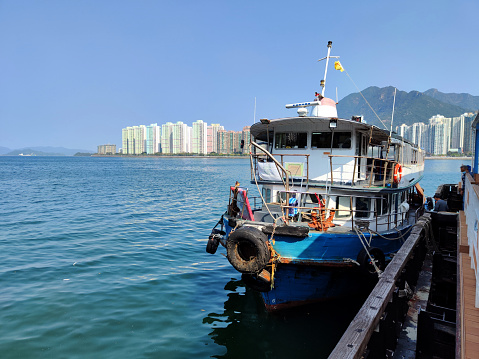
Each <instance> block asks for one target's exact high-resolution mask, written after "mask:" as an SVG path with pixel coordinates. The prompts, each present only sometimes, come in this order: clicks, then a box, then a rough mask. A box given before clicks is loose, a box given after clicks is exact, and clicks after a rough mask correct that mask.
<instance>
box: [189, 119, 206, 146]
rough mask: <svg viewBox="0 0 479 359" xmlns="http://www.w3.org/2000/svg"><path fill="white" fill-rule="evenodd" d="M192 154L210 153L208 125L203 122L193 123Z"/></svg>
mask: <svg viewBox="0 0 479 359" xmlns="http://www.w3.org/2000/svg"><path fill="white" fill-rule="evenodd" d="M191 153H196V154H207V153H208V124H207V123H206V122H203V121H202V120H198V121H196V122H193V130H192V135H191Z"/></svg>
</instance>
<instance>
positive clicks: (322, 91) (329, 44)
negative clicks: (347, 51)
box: [318, 41, 339, 97]
mask: <svg viewBox="0 0 479 359" xmlns="http://www.w3.org/2000/svg"><path fill="white" fill-rule="evenodd" d="M332 45H333V42H332V41H328V56H326V57H323V58H322V59H319V60H318V61H321V60H324V59H326V68H325V69H324V80H321V83H320V86H321V87H322V88H323V89H322V90H321V96H323V97H324V90H325V88H326V75H327V74H328V64H329V59H330V58H335V59H339V56H329V54H330V53H331V46H332Z"/></svg>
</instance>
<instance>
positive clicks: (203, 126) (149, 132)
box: [98, 120, 251, 155]
mask: <svg viewBox="0 0 479 359" xmlns="http://www.w3.org/2000/svg"><path fill="white" fill-rule="evenodd" d="M121 132H122V141H121V145H122V146H121V148H119V149H118V153H121V154H127V155H143V154H148V155H154V154H159V153H161V154H186V153H188V154H190V153H191V154H198V155H206V154H210V153H218V154H237V153H247V152H248V149H247V146H245V144H247V143H249V142H250V139H251V135H250V126H244V127H243V129H242V131H232V130H225V128H224V126H222V125H220V124H215V123H213V124H211V125H209V126H208V123H206V122H204V121H202V120H198V121H195V122H193V124H192V126H188V125H187V124H185V123H183V122H182V121H178V122H176V123H172V122H167V123H165V124H160V125H158V123H153V124H151V125H148V126H146V125H134V126H128V127H125V128H123V129H122V130H121ZM109 146H111V145H98V153H99V154H107V152H108V151H109V152H110V154H113V153H111V148H112V147H109ZM106 148H108V149H109V150H107V149H106Z"/></svg>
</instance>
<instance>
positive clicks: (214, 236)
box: [206, 228, 226, 254]
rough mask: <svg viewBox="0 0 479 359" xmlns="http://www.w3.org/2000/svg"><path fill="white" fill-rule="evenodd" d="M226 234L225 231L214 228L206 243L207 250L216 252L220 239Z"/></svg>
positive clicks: (212, 252) (211, 252)
mask: <svg viewBox="0 0 479 359" xmlns="http://www.w3.org/2000/svg"><path fill="white" fill-rule="evenodd" d="M225 234H226V233H225V232H223V231H220V230H219V229H216V228H213V230H212V231H211V234H210V236H209V237H208V243H206V252H207V253H210V254H215V253H216V250H217V249H218V245H219V244H220V240H221V238H222V237H223V236H224V235H225Z"/></svg>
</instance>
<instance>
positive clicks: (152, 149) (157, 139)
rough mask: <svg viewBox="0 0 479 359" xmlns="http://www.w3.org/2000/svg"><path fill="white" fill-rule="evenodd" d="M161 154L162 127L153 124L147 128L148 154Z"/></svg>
mask: <svg viewBox="0 0 479 359" xmlns="http://www.w3.org/2000/svg"><path fill="white" fill-rule="evenodd" d="M159 152H161V127H160V126H158V124H157V123H153V124H151V125H149V126H147V127H146V153H147V154H149V155H153V154H155V153H159Z"/></svg>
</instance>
